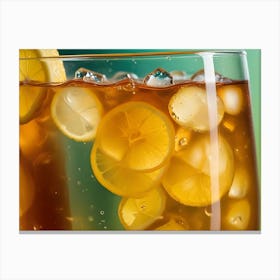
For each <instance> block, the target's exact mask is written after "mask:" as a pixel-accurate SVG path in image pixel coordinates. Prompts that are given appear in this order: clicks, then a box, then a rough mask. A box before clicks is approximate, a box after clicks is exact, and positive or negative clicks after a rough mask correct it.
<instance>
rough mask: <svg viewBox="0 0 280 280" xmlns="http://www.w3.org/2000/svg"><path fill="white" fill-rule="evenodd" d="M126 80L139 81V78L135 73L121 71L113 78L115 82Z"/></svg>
mask: <svg viewBox="0 0 280 280" xmlns="http://www.w3.org/2000/svg"><path fill="white" fill-rule="evenodd" d="M125 79H129V80H131V79H133V80H137V79H138V76H137V75H136V74H134V73H129V72H123V71H119V72H117V73H116V74H115V75H114V76H113V77H112V80H113V81H114V82H117V81H121V80H125Z"/></svg>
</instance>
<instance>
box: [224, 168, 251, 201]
mask: <svg viewBox="0 0 280 280" xmlns="http://www.w3.org/2000/svg"><path fill="white" fill-rule="evenodd" d="M249 186H250V178H249V175H248V172H247V170H246V169H245V167H241V166H239V167H237V168H236V171H235V174H234V178H233V182H232V185H231V187H230V190H229V193H228V196H229V197H230V198H244V197H245V196H246V194H247V193H248V190H249Z"/></svg>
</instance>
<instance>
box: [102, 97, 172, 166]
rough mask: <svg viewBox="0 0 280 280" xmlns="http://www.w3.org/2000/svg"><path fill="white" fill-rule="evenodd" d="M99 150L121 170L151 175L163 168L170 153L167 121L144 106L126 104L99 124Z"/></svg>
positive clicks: (170, 124) (166, 118)
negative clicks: (143, 172) (120, 166)
mask: <svg viewBox="0 0 280 280" xmlns="http://www.w3.org/2000/svg"><path fill="white" fill-rule="evenodd" d="M97 138H98V139H97V141H98V145H99V147H100V149H101V150H102V151H103V152H104V153H105V154H107V155H108V156H110V157H111V158H113V159H115V160H116V161H117V162H119V163H120V164H121V165H122V166H124V167H125V168H129V169H133V170H138V171H151V170H155V169H158V168H160V167H161V166H163V165H164V164H165V163H166V161H167V160H168V159H169V158H170V155H171V153H172V152H173V150H174V141H175V140H174V139H175V132H174V127H173V124H172V122H171V120H170V119H169V118H168V117H167V116H166V115H165V114H164V113H162V112H161V111H160V110H158V109H157V108H155V107H154V106H152V105H149V104H147V103H145V102H133V101H131V102H127V103H124V104H122V105H119V106H118V107H116V108H114V109H113V110H111V111H110V112H109V113H108V114H107V115H106V116H105V117H104V119H103V120H102V122H101V123H100V127H99V131H98V137H97Z"/></svg>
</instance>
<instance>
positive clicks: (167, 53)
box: [19, 49, 247, 60]
mask: <svg viewBox="0 0 280 280" xmlns="http://www.w3.org/2000/svg"><path fill="white" fill-rule="evenodd" d="M81 50H82V49H81ZM120 50H121V49H120ZM104 51H106V49H104ZM207 54H208V55H214V56H228V55H233V56H235V55H237V56H244V55H245V56H246V54H247V53H246V51H245V50H210V49H209V50H192V51H188V50H182V51H180V50H179V51H177V50H174V51H158V50H157V51H147V52H145V51H139V52H138V51H137V52H131V51H128V52H124V53H121V52H119V53H118V52H116V53H112V52H108V53H92V54H65V55H59V56H34V57H28V58H19V60H32V59H54V58H55V59H65V60H68V59H69V60H71V59H74V60H76V59H77V60H79V59H106V58H107V59H110V58H112V59H114V58H116V59H117V58H120V59H125V58H136V57H160V56H192V55H193V56H201V57H202V56H203V55H207Z"/></svg>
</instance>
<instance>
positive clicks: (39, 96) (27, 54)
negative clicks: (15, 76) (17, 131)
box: [19, 49, 66, 123]
mask: <svg viewBox="0 0 280 280" xmlns="http://www.w3.org/2000/svg"><path fill="white" fill-rule="evenodd" d="M58 55H59V54H58V52H57V50H48V49H34V50H32V49H20V50H19V57H20V61H19V80H20V81H21V82H24V83H25V84H24V85H21V86H20V91H19V94H20V97H19V118H20V123H27V122H28V121H30V120H31V119H32V118H33V117H34V115H35V114H36V112H37V111H38V110H39V108H40V106H41V104H42V102H43V100H44V98H45V96H46V89H45V88H43V87H34V86H30V85H27V84H26V83H28V82H30V81H36V82H64V81H65V80H66V74H65V69H64V66H63V63H62V61H60V60H59V59H55V58H52V59H42V57H57V56H58Z"/></svg>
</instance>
